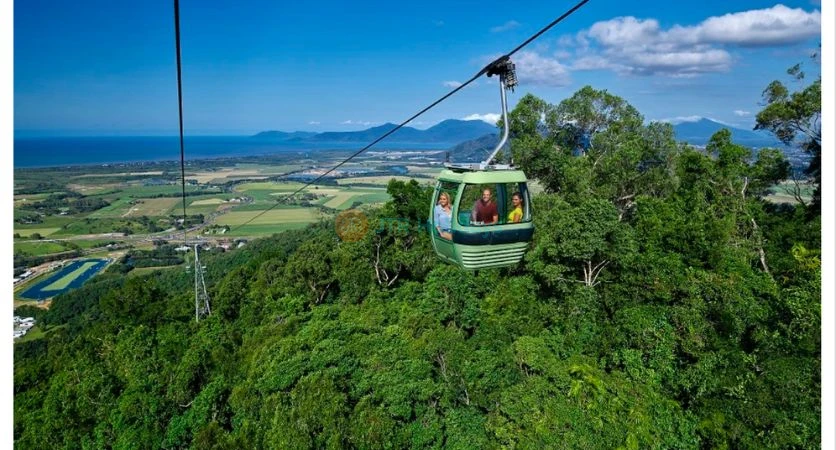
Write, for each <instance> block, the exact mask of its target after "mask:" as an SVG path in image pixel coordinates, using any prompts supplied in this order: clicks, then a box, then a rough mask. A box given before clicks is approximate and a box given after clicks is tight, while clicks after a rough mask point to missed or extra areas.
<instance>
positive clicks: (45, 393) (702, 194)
mask: <svg viewBox="0 0 836 450" xmlns="http://www.w3.org/2000/svg"><path fill="white" fill-rule="evenodd" d="M510 125H511V131H512V132H513V139H514V142H513V146H514V147H513V148H514V151H515V156H514V157H515V160H516V161H517V163H518V164H521V165H522V166H523V167H524V168H525V169H526V171H527V172H528V173H530V174H534V176H535V177H536V178H537V181H538V182H540V183H541V184H542V185H543V186H544V187H545V188H546V192H545V193H543V194H540V195H537V196H535V197H534V199H533V200H534V205H533V210H534V214H535V216H534V217H535V226H536V233H535V237H534V241H533V242H532V244H531V249H530V251H529V252H528V254H527V256H526V258H525V260H524V262H523V263H521V264H520V265H519V266H518V267H512V268H506V269H493V270H482V271H479V272H478V273H471V272H467V271H463V270H460V269H458V268H456V267H453V266H450V265H446V264H444V263H441V262H439V261H438V260H436V259H435V258H434V256H433V254H432V250H431V246H430V241H429V237H428V234H427V233H426V230H425V229H423V228H422V224H423V223H424V221H425V220H426V214H427V211H428V207H427V206H428V203H429V199H430V192H429V190H428V189H427V188H424V187H422V186H420V185H419V184H418V183H416V182H410V183H403V182H398V181H392V182H391V183H390V184H389V186H388V189H389V192H390V194H391V195H392V197H393V200H392V201H391V202H390V203H388V204H386V205H385V206H383V207H381V208H378V209H375V210H371V211H365V212H364V213H365V214H366V217H367V220H368V222H369V224H370V226H369V229H368V230H367V232H366V234H365V235H364V236H363V237H362V238H361V239H360V240H358V241H356V242H346V241H342V240H340V239H339V238H338V237H337V235H336V233H335V232H334V223H333V221H331V222H329V221H324V222H322V223H319V224H315V225H313V226H311V227H309V228H308V229H306V230H297V231H288V232H285V233H281V234H279V235H276V236H274V237H272V238H267V239H261V240H257V241H253V242H250V243H248V245H247V246H245V247H244V248H241V249H238V250H234V251H231V252H226V253H219V254H208V255H207V256H206V258H205V262H204V264H206V265H207V267H208V269H207V280H208V281H209V291H210V295H211V298H212V302H213V312H212V315H211V316H209V317H208V318H207V319H205V320H203V321H201V322H200V323H195V322H194V320H193V316H192V313H193V310H192V301H193V297H192V294H191V291H190V289H191V288H190V286H191V281H190V279H189V278H188V274H185V273H180V272H177V271H166V272H161V273H159V274H152V275H145V276H138V277H133V278H125V277H124V276H123V275H121V274H119V273H117V272H113V273H106V274H104V275H100V276H99V277H97V278H96V279H94V280H92V281H91V282H90V283H87V284H86V285H85V286H84V287H82V288H80V289H78V290H76V291H72V292H69V293H67V294H64V295H62V296H60V297H58V298H57V299H55V300H54V302H53V305H52V307H51V308H50V310H49V311H48V312H47V313H45V314H43V315H42V317H41V318H40V319H39V322H40V323H42V324H43V325H42V326H43V327H45V329H46V330H47V331H48V332H47V333H46V335H45V336H44V337H43V338H41V339H37V340H33V341H29V342H24V343H20V344H17V345H16V346H15V367H14V370H15V417H14V421H15V425H14V433H15V434H14V438H15V443H16V446H18V447H19V448H113V447H118V448H200V449H204V448H224V449H227V448H228V449H233V448H294V449H295V448H363V449H367V448H368V449H373V448H460V449H469V448H625V449H638V448H817V447H818V446H819V444H818V441H819V429H820V425H821V423H820V417H819V408H820V406H819V404H820V378H819V373H820V372H819V369H820V345H821V342H820V337H819V336H820V335H819V332H820V328H821V319H820V314H819V309H820V277H821V269H820V255H819V253H818V250H817V249H818V248H819V246H820V242H819V235H820V231H819V225H818V221H817V220H810V219H809V217H808V216H807V214H806V211H805V210H804V207H803V206H799V207H796V208H793V207H786V206H784V207H779V206H776V205H771V204H769V203H767V202H765V201H764V200H763V196H764V195H765V194H766V192H767V189H768V188H769V187H770V186H771V185H772V184H774V183H775V182H776V181H778V180H780V179H782V178H783V177H785V176H786V174H787V170H788V168H787V164H786V161H785V160H784V159H783V157H782V155H781V154H780V153H777V152H772V151H761V152H759V153H758V155H757V156H756V157H754V158H753V157H752V156H751V152H750V151H749V150H748V149H746V148H744V147H741V146H739V145H737V144H735V143H734V142H732V141H731V139H730V134H729V133H728V132H727V131H721V132H718V133H717V134H716V135H715V136H713V137H712V139H711V142H710V143H709V145H708V147H707V148H706V149H705V150H699V149H693V148H689V147H686V146H683V145H680V144H677V143H676V142H675V141H674V139H673V135H672V131H671V129H670V126H668V125H665V124H658V123H651V124H649V125H645V124H644V123H643V119H642V117H641V116H640V115H639V114H638V112H637V111H636V110H635V109H634V108H633V107H632V106H630V105H629V104H627V103H626V102H625V101H624V100H623V99H620V98H618V97H616V96H614V95H612V94H609V93H606V92H602V91H595V90H593V89H592V88H584V89H582V90H581V91H579V92H578V93H576V94H575V95H574V96H573V97H572V98H570V99H568V100H567V101H565V102H564V103H561V104H560V105H557V106H552V105H549V104H548V103H546V102H545V101H543V100H540V99H537V98H536V97H533V96H531V95H528V96H525V97H524V98H523V100H522V101H521V102H520V103H519V105H518V106H517V108H516V109H515V110H514V111H513V113H512V121H511V124H510ZM572 127H574V128H577V130H574V131H573V129H572ZM578 130H581V132H582V133H581V134H582V135H584V136H586V137H587V138H588V139H589V142H590V143H591V145H590V146H588V147H587V148H583V149H582V150H583V151H576V150H577V149H578V148H579V147H578V146H577V143H578V142H580V141H579V140H577V136H578V134H577V133H576V132H578ZM572 133H576V134H572ZM573 139H575V140H574V141H573ZM393 218H395V219H398V220H402V221H403V222H404V223H407V224H408V226H407V227H406V229H404V228H400V227H398V226H394V227H387V226H386V224H389V223H391V220H392V219H393ZM380 224H384V225H383V226H381V225H380Z"/></svg>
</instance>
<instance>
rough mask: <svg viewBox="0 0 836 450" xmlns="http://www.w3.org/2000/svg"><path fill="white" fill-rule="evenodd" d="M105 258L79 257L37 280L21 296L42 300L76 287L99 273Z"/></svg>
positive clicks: (105, 262)
mask: <svg viewBox="0 0 836 450" xmlns="http://www.w3.org/2000/svg"><path fill="white" fill-rule="evenodd" d="M107 261H108V260H106V259H80V260H77V261H73V262H71V263H69V264H67V265H65V266H64V267H63V268H62V269H61V270H59V271H58V272H56V273H54V274H52V275H51V276H48V277H47V278H45V279H44V280H41V281H39V282H38V283H37V284H35V285H34V286H31V287H30V288H29V289H27V290H26V291H24V292H23V293H22V294H20V296H21V297H23V298H28V299H32V300H43V299H46V298H51V297H55V296H56V295H59V294H63V293H64V292H67V291H69V290H71V289H76V288H78V287H80V286H81V285H82V284H84V282H85V281H87V280H89V279H90V278H91V277H93V275H96V274H97V273H99V272H100V271H101V270H102V269H103V268H104V266H105V265H107Z"/></svg>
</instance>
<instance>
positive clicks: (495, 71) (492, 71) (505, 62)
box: [485, 55, 517, 92]
mask: <svg viewBox="0 0 836 450" xmlns="http://www.w3.org/2000/svg"><path fill="white" fill-rule="evenodd" d="M485 71H486V74H487V75H488V76H489V77H491V76H494V75H499V80H500V81H501V82H502V83H503V84H504V85H505V89H510V90H511V92H514V86H516V85H517V70H516V66H515V65H514V63H513V62H511V58H510V57H509V56H508V55H505V56H502V57H500V58H498V59H497V60H495V61H494V62H492V63H490V64H488V66H487V67H485Z"/></svg>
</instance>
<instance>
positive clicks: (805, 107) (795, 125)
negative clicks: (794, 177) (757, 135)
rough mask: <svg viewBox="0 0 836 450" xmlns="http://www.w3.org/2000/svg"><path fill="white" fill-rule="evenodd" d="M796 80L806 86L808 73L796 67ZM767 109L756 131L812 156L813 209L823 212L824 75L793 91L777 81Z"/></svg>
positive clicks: (792, 70)
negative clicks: (822, 81) (770, 133)
mask: <svg viewBox="0 0 836 450" xmlns="http://www.w3.org/2000/svg"><path fill="white" fill-rule="evenodd" d="M787 74H789V75H790V76H791V77H793V79H794V80H795V81H796V82H798V83H803V82H804V78H805V73H804V71H803V70H801V65H800V64H796V65H795V66H793V67H790V68H789V69H788V70H787ZM763 99H764V102H765V103H766V106H765V107H764V108H763V109H762V110H761V111H760V112H759V113H758V115H757V124H756V125H755V129H756V130H769V131H771V132H772V133H773V134H775V136H776V137H777V138H778V139H780V140H781V142H783V143H784V144H787V145H791V144H797V145H799V146H800V147H801V148H802V149H803V150H804V151H805V152H807V153H808V154H810V156H811V158H812V159H811V160H810V164H809V165H808V166H807V170H806V173H807V175H809V176H811V177H813V180H814V183H815V187H816V188H815V192H814V194H813V202H812V204H811V207H812V209H813V212H814V213H816V214H818V213H820V211H821V76H819V78H818V79H816V80H815V81H813V82H812V83H810V84H809V85H807V86H803V87H801V88H800V89H798V90H796V91H794V92H790V89H789V88H788V87H787V86H786V85H785V84H784V83H782V82H780V81H778V80H775V81H773V82H771V83H769V85H768V86H767V87H766V89H764V91H763Z"/></svg>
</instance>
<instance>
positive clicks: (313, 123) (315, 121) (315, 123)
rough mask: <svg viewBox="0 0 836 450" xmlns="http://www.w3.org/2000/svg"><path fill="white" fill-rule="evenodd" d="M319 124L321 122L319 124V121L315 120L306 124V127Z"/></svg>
mask: <svg viewBox="0 0 836 450" xmlns="http://www.w3.org/2000/svg"><path fill="white" fill-rule="evenodd" d="M321 123H322V122H319V121H317V120H311V121H310V122H308V125H319V124H321Z"/></svg>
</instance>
